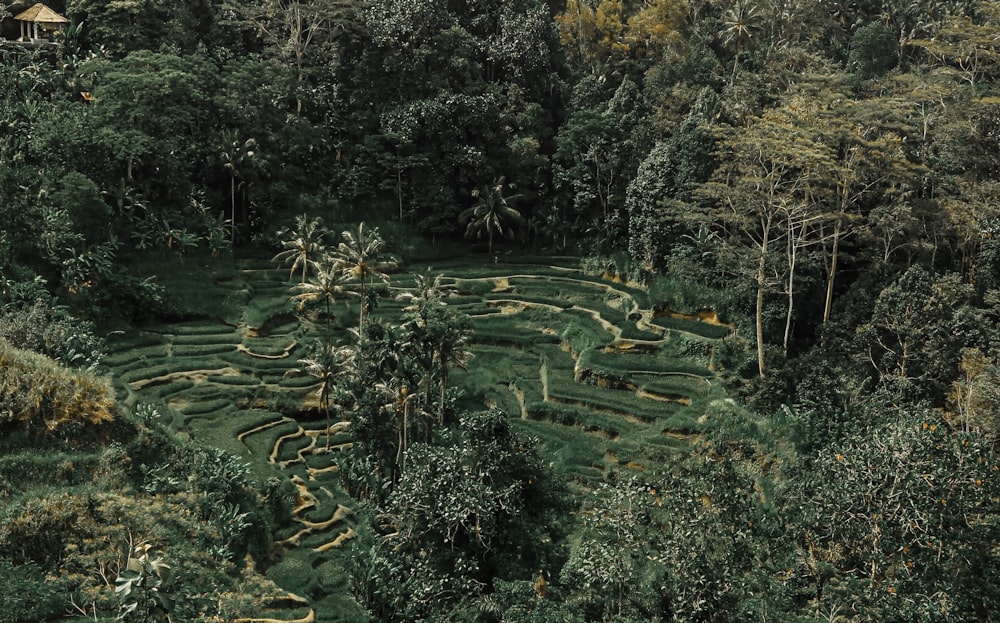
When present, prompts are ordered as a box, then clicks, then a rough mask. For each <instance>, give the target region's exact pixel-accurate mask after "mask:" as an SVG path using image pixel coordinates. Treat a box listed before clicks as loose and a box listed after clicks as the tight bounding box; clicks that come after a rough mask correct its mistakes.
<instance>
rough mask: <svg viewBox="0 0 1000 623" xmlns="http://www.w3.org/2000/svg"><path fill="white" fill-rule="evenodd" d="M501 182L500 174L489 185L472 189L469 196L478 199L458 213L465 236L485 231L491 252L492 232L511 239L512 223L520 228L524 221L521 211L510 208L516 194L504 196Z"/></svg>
mask: <svg viewBox="0 0 1000 623" xmlns="http://www.w3.org/2000/svg"><path fill="white" fill-rule="evenodd" d="M505 185H506V184H505V183H504V178H503V177H501V178H500V179H497V180H494V182H493V184H490V185H486V186H483V187H482V188H477V189H475V190H473V191H472V196H473V197H475V198H477V199H478V200H479V201H478V202H477V203H476V204H475V205H473V206H472V207H471V208H469V209H467V210H465V211H463V212H462V213H461V214H459V215H458V222H459V223H460V224H461V225H462V226H463V227H465V228H466V229H465V237H466V238H472V237H475V238H476V239H479V238H482V237H483V232H484V231H485V232H486V235H487V238H488V239H489V245H490V246H489V249H490V254H491V255H492V254H493V236H494V234H496V235H497V236H499V237H501V238H513V237H514V236H515V233H516V232H515V230H514V227H513V226H512V224H513V225H516V226H518V227H521V226H523V225H524V222H525V221H524V217H523V216H521V213H520V212H518V211H517V210H515V209H514V208H512V207H510V202H512V201H514V200H515V199H518V198H520V197H519V196H518V195H514V196H511V197H504V194H503V191H504V186H505Z"/></svg>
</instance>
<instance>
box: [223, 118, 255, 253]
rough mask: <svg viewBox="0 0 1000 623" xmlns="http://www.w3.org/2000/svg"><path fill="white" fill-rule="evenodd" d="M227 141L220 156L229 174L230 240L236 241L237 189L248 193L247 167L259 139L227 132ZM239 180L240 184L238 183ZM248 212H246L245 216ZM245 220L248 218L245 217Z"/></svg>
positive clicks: (225, 139) (244, 206)
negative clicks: (231, 224)
mask: <svg viewBox="0 0 1000 623" xmlns="http://www.w3.org/2000/svg"><path fill="white" fill-rule="evenodd" d="M223 140H224V141H225V142H224V144H223V146H222V153H221V154H220V157H221V158H222V166H223V168H224V169H225V170H226V173H228V174H229V205H230V216H231V219H230V220H231V221H232V223H233V228H232V231H231V234H230V235H231V236H232V239H231V240H230V242H232V243H234V244H235V243H236V191H237V190H241V191H244V195H245V194H246V192H245V191H246V185H247V182H246V179H245V177H246V169H247V166H245V165H249V164H250V160H251V158H253V155H254V151H253V150H254V148H255V147H257V141H256V140H254V139H252V138H248V139H246V140H245V141H244V140H242V139H240V137H239V134H237V133H236V132H233V133H228V132H227V133H226V134H225V135H224V136H223ZM236 180H239V184H237V183H236ZM243 204H244V205H243V209H244V212H245V211H246V201H245V196H244V202H243ZM245 216H246V214H244V217H245ZM243 220H246V219H245V218H244V219H243Z"/></svg>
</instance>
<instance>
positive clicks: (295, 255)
mask: <svg viewBox="0 0 1000 623" xmlns="http://www.w3.org/2000/svg"><path fill="white" fill-rule="evenodd" d="M308 218H309V217H307V216H306V215H305V214H300V215H298V216H296V217H295V229H282V230H281V231H280V232H278V235H279V236H282V237H284V236H289V238H288V239H287V240H284V241H282V243H281V246H282V248H284V251H281V252H280V253H278V254H277V255H275V256H274V257H273V258H271V261H272V262H274V263H275V264H291V265H292V267H291V269H290V270H289V271H288V278H289V279H291V277H292V275H294V274H295V271H297V270H300V269H301V271H302V283H305V282H306V272H307V271H308V270H309V269H310V268H314V267H316V266H317V265H318V263H319V259H320V258H321V257H322V256H323V253H324V251H325V250H326V246H325V245H324V244H323V237H324V236H325V235H326V233H327V230H326V228H325V227H323V220H322V219H320V218H314V219H313V220H311V221H309V220H307V219H308Z"/></svg>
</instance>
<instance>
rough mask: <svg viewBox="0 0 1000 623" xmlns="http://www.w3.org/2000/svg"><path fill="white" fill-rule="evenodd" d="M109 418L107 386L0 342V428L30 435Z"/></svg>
mask: <svg viewBox="0 0 1000 623" xmlns="http://www.w3.org/2000/svg"><path fill="white" fill-rule="evenodd" d="M114 415H115V394H114V391H113V390H112V389H111V385H110V383H108V382H107V381H106V380H105V379H99V378H97V377H95V376H92V375H90V374H82V373H76V372H73V371H71V370H69V369H67V368H65V367H63V366H61V365H59V364H58V363H56V362H54V361H53V360H51V359H49V358H48V357H45V356H43V355H39V354H37V353H32V352H29V351H25V350H20V349H17V348H13V347H11V346H10V345H9V344H7V343H6V342H5V341H3V340H0V426H2V425H14V426H16V427H19V428H22V429H24V430H25V431H27V432H29V433H33V434H41V433H45V432H52V431H55V430H56V429H58V428H59V427H61V426H65V425H68V424H75V425H97V424H101V423H104V422H110V421H111V420H112V419H114Z"/></svg>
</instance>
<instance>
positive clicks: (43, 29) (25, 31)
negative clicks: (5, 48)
mask: <svg viewBox="0 0 1000 623" xmlns="http://www.w3.org/2000/svg"><path fill="white" fill-rule="evenodd" d="M14 19H15V20H17V21H19V22H21V38H22V39H28V38H30V39H41V38H42V37H41V35H42V33H44V34H45V35H46V37H45V38H49V37H51V34H52V33H54V32H56V31H58V30H59V28H60V26H62V24H68V23H69V20H68V19H66V18H65V17H63V16H62V15H59V14H58V13H56V12H55V11H53V10H52V9H50V8H49V7H47V6H45V5H44V4H42V3H41V2H39V3H37V4H35V5H34V6H32V7H31V8H29V9H28V10H26V11H21V12H20V13H18V14H17V15H15V16H14Z"/></svg>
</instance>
